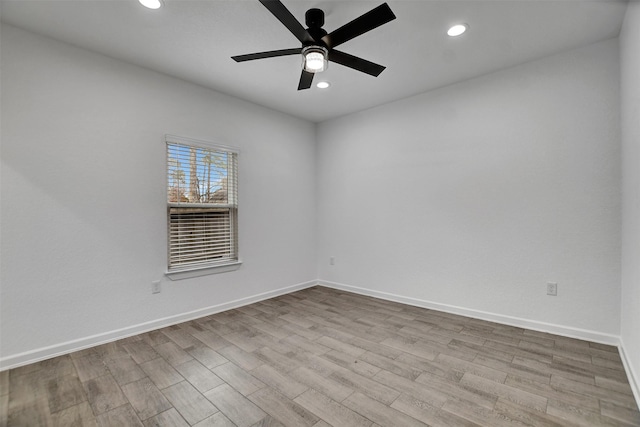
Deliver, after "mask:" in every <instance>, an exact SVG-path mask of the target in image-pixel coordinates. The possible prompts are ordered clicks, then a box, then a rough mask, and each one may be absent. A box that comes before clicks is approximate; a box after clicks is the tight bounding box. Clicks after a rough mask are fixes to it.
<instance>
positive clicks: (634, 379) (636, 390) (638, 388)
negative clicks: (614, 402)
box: [618, 337, 640, 406]
mask: <svg viewBox="0 0 640 427" xmlns="http://www.w3.org/2000/svg"><path fill="white" fill-rule="evenodd" d="M618 348H619V350H620V358H621V359H622V365H623V366H624V370H625V371H626V373H627V378H628V379H629V385H630V386H631V391H632V392H633V397H635V398H636V402H637V403H638V405H639V406H640V382H639V380H640V377H638V375H637V372H635V371H634V369H633V365H632V364H631V363H630V360H629V356H628V355H627V352H626V351H625V347H624V341H623V340H622V337H621V338H620V346H619V347H618Z"/></svg>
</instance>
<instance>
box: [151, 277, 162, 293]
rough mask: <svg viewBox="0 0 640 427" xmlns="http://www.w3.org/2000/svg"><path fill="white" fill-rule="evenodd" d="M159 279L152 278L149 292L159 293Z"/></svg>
mask: <svg viewBox="0 0 640 427" xmlns="http://www.w3.org/2000/svg"><path fill="white" fill-rule="evenodd" d="M160 290H161V289H160V280H154V281H153V282H151V293H152V294H159V293H160Z"/></svg>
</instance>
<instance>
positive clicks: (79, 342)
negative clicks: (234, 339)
mask: <svg viewBox="0 0 640 427" xmlns="http://www.w3.org/2000/svg"><path fill="white" fill-rule="evenodd" d="M317 284H318V282H317V281H315V280H313V281H310V282H305V283H299V284H297V285H293V286H287V287H284V288H280V289H276V290H273V291H269V292H264V293H261V294H257V295H252V296H249V297H245V298H240V299H237V300H234V301H229V302H226V303H222V304H217V305H213V306H210V307H205V308H201V309H198V310H193V311H189V312H186V313H181V314H177V315H173V316H169V317H164V318H162V319H156V320H152V321H150V322H144V323H140V324H138V325H134V326H129V327H126V328H122V329H117V330H113V331H109V332H104V333H100V334H96V335H92V336H88V337H84V338H80V339H76V340H72V341H67V342H64V343H61V344H56V345H52V346H48V347H42V348H39V349H36V350H31V351H27V352H24V353H19V354H15V355H12V356H7V357H4V358H1V359H0V371H5V370H8V369H12V368H17V367H19V366H23V365H28V364H30V363H35V362H39V361H41V360H46V359H50V358H52V357H56V356H61V355H63V354H68V353H72V352H74V351H78V350H83V349H85V348H89V347H94V346H97V345H101V344H105V343H108V342H112V341H117V340H119V339H123V338H127V337H130V336H133V335H137V334H142V333H145V332H149V331H153V330H155V329H160V328H164V327H167V326H171V325H175V324H178V323H182V322H188V321H189V320H193V319H198V318H200V317H204V316H209V315H211V314H215V313H220V312H221V311H226V310H231V309H233V308H238V307H242V306H245V305H248V304H253V303H255V302H259V301H263V300H266V299H269V298H274V297H277V296H280V295H284V294H288V293H291V292H296V291H299V290H302V289H306V288H310V287H313V286H316V285H317Z"/></svg>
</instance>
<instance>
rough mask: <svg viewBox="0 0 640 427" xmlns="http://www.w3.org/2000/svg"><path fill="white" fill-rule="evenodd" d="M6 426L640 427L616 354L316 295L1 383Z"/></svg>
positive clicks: (287, 298) (127, 342) (295, 296)
mask: <svg viewBox="0 0 640 427" xmlns="http://www.w3.org/2000/svg"><path fill="white" fill-rule="evenodd" d="M0 390H1V393H0V394H1V399H0V426H146V427H151V426H172V427H175V426H198V427H205V426H215V427H222V426H224V427H250V426H256V427H257V426H264V427H266V426H271V427H277V426H292V427H303V426H309V427H311V426H314V427H326V426H336V427H351V426H354V427H372V426H378V427H380V426H383V427H400V426H425V425H433V426H478V425H480V426H490V427H496V426H523V425H529V426H630V425H635V426H640V412H638V406H637V404H636V402H635V400H634V398H633V394H632V392H631V388H630V386H629V383H628V381H627V378H626V376H625V372H624V369H623V366H622V363H621V360H620V357H619V355H618V352H617V349H616V348H614V347H610V346H606V345H601V344H596V343H590V342H586V341H580V340H576V339H570V338H564V337H560V336H555V335H550V334H544V333H540V332H534V331H530V330H526V329H521V328H515V327H511V326H505V325H500V324H496V323H491V322H486V321H481V320H475V319H470V318H466V317H462V316H456V315H452V314H447V313H442V312H437V311H433V310H427V309H421V308H416V307H412V306H407V305H403V304H397V303H392V302H388V301H382V300H377V299H374V298H369V297H364V296H360V295H355V294H350V293H347V292H342V291H337V290H333V289H328V288H323V287H314V288H311V289H306V290H303V291H300V292H296V293H292V294H288V295H284V296H281V297H278V298H273V299H270V300H266V301H262V302H259V303H256V304H252V305H249V306H245V307H242V308H238V309H236V310H230V311H226V312H223V313H219V314H215V315H211V316H207V317H203V318H200V319H197V320H193V321H190V322H186V323H182V324H179V325H175V326H170V327H167V328H164V329H160V330H157V331H153V332H149V333H145V334H141V335H137V336H134V337H131V338H127V339H123V340H120V341H116V342H112V343H109V344H104V345H101V346H98V347H94V348H90V349H87V350H82V351H78V352H75V353H72V354H69V355H65V356H61V357H57V358H54V359H50V360H46V361H43V362H39V363H34V364H31V365H27V366H23V367H20V368H16V369H12V370H10V371H5V372H1V373H0Z"/></svg>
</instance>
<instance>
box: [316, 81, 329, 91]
mask: <svg viewBox="0 0 640 427" xmlns="http://www.w3.org/2000/svg"><path fill="white" fill-rule="evenodd" d="M316 86H317V87H319V88H320V89H326V88H328V87H329V86H331V83H329V82H318V84H317V85H316Z"/></svg>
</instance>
